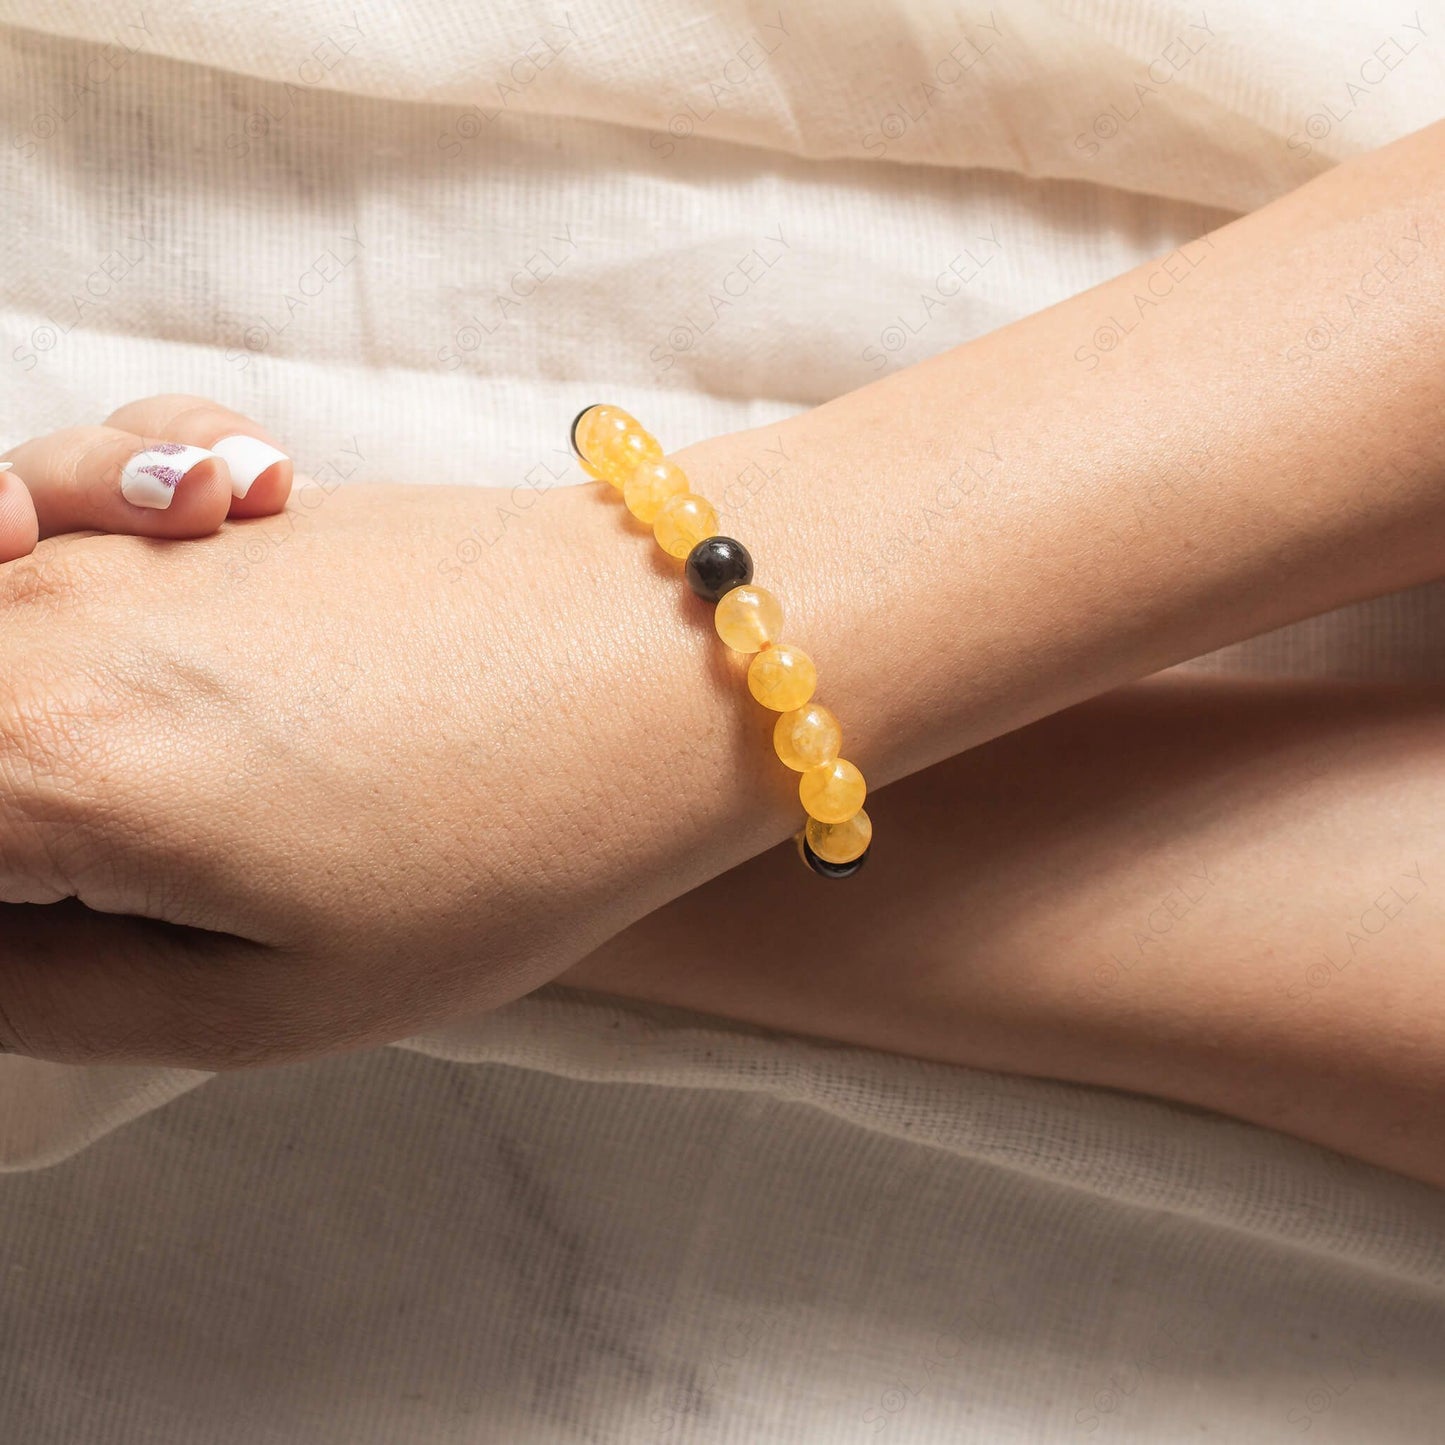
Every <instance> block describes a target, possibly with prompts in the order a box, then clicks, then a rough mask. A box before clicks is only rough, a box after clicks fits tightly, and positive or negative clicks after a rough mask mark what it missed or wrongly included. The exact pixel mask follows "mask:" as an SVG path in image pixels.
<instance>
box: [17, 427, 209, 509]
mask: <svg viewBox="0 0 1445 1445" xmlns="http://www.w3.org/2000/svg"><path fill="white" fill-rule="evenodd" d="M3 460H5V461H8V462H12V463H13V464H14V466H15V470H16V471H17V472H18V473H19V474H20V475H21V476H22V477H24V479H25V485H26V486H27V487H28V488H29V491H30V495H31V497H32V499H33V500H34V502H35V512H36V516H37V518H38V521H39V525H40V535H41V536H42V537H54V536H56V535H58V534H59V533H61V532H82V531H89V530H96V531H101V532H122V533H126V534H130V535H134V536H139V537H204V536H207V535H208V534H209V533H211V532H214V531H215V530H216V528H217V527H219V526H220V525H221V523H222V522H223V521H225V519H226V512H227V509H228V508H229V506H230V503H231V473H230V470H229V469H228V467H227V466H226V463H225V462H224V461H223V460H222V459H221V458H220V457H218V456H216V455H214V454H213V453H211V452H209V451H206V450H205V449H203V448H201V447H195V446H183V445H180V444H178V443H176V442H171V441H167V440H165V439H164V438H159V437H154V436H152V437H149V438H147V437H142V436H138V435H136V434H134V433H132V432H126V431H117V430H116V429H114V428H112V427H101V426H79V427H70V428H68V429H67V430H65V431H58V432H51V433H50V435H49V436H43V437H36V438H35V439H34V440H32V441H28V442H24V443H22V444H21V445H20V446H18V447H15V448H14V449H13V450H11V451H8V452H6V453H5V456H4V458H3Z"/></svg>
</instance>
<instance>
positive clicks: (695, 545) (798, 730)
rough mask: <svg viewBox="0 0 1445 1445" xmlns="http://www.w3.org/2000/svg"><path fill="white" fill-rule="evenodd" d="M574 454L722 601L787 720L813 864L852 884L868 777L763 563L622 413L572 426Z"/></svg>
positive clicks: (789, 755)
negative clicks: (819, 696) (851, 754)
mask: <svg viewBox="0 0 1445 1445" xmlns="http://www.w3.org/2000/svg"><path fill="white" fill-rule="evenodd" d="M572 450H573V451H574V452H575V453H576V454H577V459H578V461H579V462H581V464H582V469H583V470H584V471H585V472H586V473H587V474H588V475H589V476H591V477H594V478H596V479H597V480H599V481H606V482H610V483H611V484H612V485H613V486H614V487H615V488H617V490H618V491H619V492H621V493H622V499H623V501H624V502H626V504H627V509H628V511H630V512H631V513H632V515H633V516H634V517H636V518H637V520H638V521H639V522H643V523H646V524H647V525H648V526H650V527H651V528H652V534H653V536H654V537H656V538H657V542H658V545H659V546H660V547H661V548H662V550H663V551H664V552H666V553H667V554H668V556H670V557H676V558H678V559H679V560H680V561H683V562H684V569H683V570H684V574H685V575H686V577H687V584H688V586H689V587H691V588H692V590H693V591H694V592H695V593H697V595H698V596H699V597H701V598H703V599H704V600H705V601H707V602H712V603H714V604H716V607H715V611H714V613H713V625H714V626H715V627H716V628H717V634H718V636H719V637H721V638H722V640H723V641H724V642H725V643H727V645H728V646H729V647H731V648H732V649H733V650H734V651H735V652H742V653H752V654H754V656H753V660H752V662H751V663H749V664H748V690H749V691H750V692H751V693H752V695H753V696H754V697H755V698H756V699H757V700H758V701H759V702H760V703H762V705H763V706H764V707H766V708H771V709H772V710H773V711H774V712H776V713H778V714H780V716H779V717H778V720H777V722H776V723H775V724H774V726H773V748H774V750H775V751H776V752H777V754H778V756H779V757H780V758H781V759H782V760H783V762H784V763H785V764H786V765H787V766H788V767H790V768H792V769H793V770H794V771H795V772H798V773H801V774H802V777H801V778H800V779H799V782H798V796H799V797H800V798H801V799H802V802H803V811H804V812H805V813H807V815H808V821H807V823H806V825H805V826H804V827H803V829H802V830H801V831H800V832H799V833H798V834H797V843H798V851H799V853H800V854H801V855H802V858H803V861H804V862H805V863H807V865H808V866H809V867H810V868H811V869H812V870H813V872H815V873H818V874H821V875H822V876H823V877H824V878H848V877H851V876H852V875H853V874H854V873H856V872H857V871H858V870H859V869H860V868H861V867H862V866H863V864H864V863H865V862H866V861H867V858H868V848H869V845H870V844H871V842H872V840H873V824H872V823H871V822H870V821H869V819H868V814H867V813H865V812H864V811H863V799H864V797H865V796H866V794H867V791H868V788H867V785H866V784H865V783H864V781H863V774H862V773H860V772H859V771H858V769H857V768H856V767H854V765H853V764H852V763H850V762H849V761H848V760H847V759H846V758H841V757H839V756H838V750H839V748H841V747H842V745H843V730H842V728H840V727H839V725H838V719H837V718H835V717H834V716H833V714H832V713H831V712H829V711H828V709H827V708H825V707H823V706H822V705H821V704H819V703H816V702H814V701H813V700H812V698H813V689H814V688H815V687H816V686H817V683H818V670H817V668H816V667H814V666H813V660H812V658H810V657H809V656H808V654H807V653H806V652H804V651H803V650H802V649H801V648H798V647H794V646H792V645H791V644H789V643H786V642H780V641H778V634H779V633H780V632H781V631H782V626H783V608H782V604H781V603H780V602H779V601H778V599H777V598H776V597H774V596H773V594H772V593H771V592H769V591H767V590H766V589H765V588H762V587H753V586H751V585H750V584H751V582H752V580H753V559H752V558H751V557H750V556H749V555H748V549H747V548H746V547H744V546H743V544H742V543H741V542H738V541H735V540H734V539H733V538H732V537H720V536H718V535H716V533H717V512H716V510H715V509H714V508H713V505H712V503H711V502H709V501H707V500H706V499H705V498H703V497H700V496H698V495H697V494H696V493H695V492H694V491H693V490H692V487H691V485H690V484H689V482H688V480H687V477H686V476H685V475H684V474H683V471H682V468H681V467H679V466H678V465H677V464H676V463H675V462H670V461H668V460H667V459H666V458H665V457H664V456H663V454H662V447H661V446H660V445H659V444H658V441H657V438H656V437H654V436H653V435H652V434H651V433H650V432H648V431H645V430H643V428H642V427H641V426H640V425H639V424H638V422H637V421H636V420H635V419H634V418H633V417H631V416H629V415H628V414H627V413H626V412H625V411H623V410H622V409H621V408H620V407H615V406H598V405H594V406H589V407H586V408H585V409H584V410H582V411H580V412H579V413H578V414H577V418H576V420H575V421H573V423H572Z"/></svg>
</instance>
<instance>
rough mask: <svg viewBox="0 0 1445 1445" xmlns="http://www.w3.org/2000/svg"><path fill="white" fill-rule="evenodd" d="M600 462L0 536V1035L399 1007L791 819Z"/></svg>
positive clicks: (280, 1046) (310, 1041)
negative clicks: (61, 532) (156, 535)
mask: <svg viewBox="0 0 1445 1445" xmlns="http://www.w3.org/2000/svg"><path fill="white" fill-rule="evenodd" d="M607 490H608V489H606V488H605V487H602V486H597V487H586V488H575V489H561V490H558V491H556V492H553V493H551V494H549V495H546V496H535V495H534V496H533V498H532V501H533V502H534V503H535V505H534V506H532V507H531V508H530V509H528V510H521V509H520V504H519V501H518V499H517V498H515V497H514V496H513V495H512V494H511V493H507V492H490V491H479V490H472V489H451V488H426V487H422V488H418V487H405V488H399V487H358V488H353V489H347V490H342V491H338V492H336V493H335V494H333V495H330V496H326V495H325V494H324V493H319V492H315V491H308V492H306V493H303V494H302V495H301V497H300V498H299V500H298V502H294V503H293V506H292V510H291V511H289V512H287V513H286V514H285V515H284V516H282V517H280V518H275V519H271V520H267V521H257V522H249V523H243V524H239V525H235V524H233V525H230V526H227V527H226V528H224V529H223V530H222V531H221V532H220V533H218V534H217V535H216V536H214V537H210V538H206V539H204V540H201V541H195V542H188V543H186V544H185V545H181V546H174V547H164V548H157V547H156V546H155V545H154V544H153V543H147V542H145V541H142V540H137V539H134V538H127V537H112V536H93V537H87V538H81V539H75V538H70V539H62V540H60V541H54V542H44V543H42V544H41V546H40V548H39V549H38V551H37V552H36V554H35V555H34V556H33V557H31V558H28V559H26V560H25V561H22V562H19V563H15V564H12V565H11V566H10V567H8V568H5V569H0V612H3V615H4V629H3V632H4V636H3V640H0V679H3V685H0V908H3V912H0V1041H3V1043H4V1044H5V1045H6V1046H7V1047H9V1048H11V1049H15V1050H18V1051H21V1052H24V1053H29V1054H34V1055H37V1056H40V1057H45V1058H52V1059H66V1060H92V1061H93V1060H105V1061H116V1062H121V1061H147V1062H166V1063H173V1064H183V1065H193V1066H198V1067H223V1066H228V1065H237V1064H244V1063H251V1062H258V1061H262V1060H279V1059H286V1058H296V1057H300V1056H303V1055H307V1054H312V1053H316V1052H320V1051H324V1050H328V1049H335V1048H340V1047H343V1046H346V1045H355V1044H361V1043H367V1042H376V1041H381V1040H387V1039H393V1038H396V1037H400V1036H403V1035H404V1034H406V1033H408V1032H411V1031H414V1030H415V1029H416V1028H418V1027H420V1026H422V1025H424V1024H426V1023H428V1022H431V1021H434V1020H437V1019H440V1018H443V1017H445V1016H447V1015H449V1014H452V1013H455V1012H456V1011H458V1010H461V1009H464V1008H469V1007H485V1006H489V1005H493V1004H498V1003H501V1002H503V1001H504V1000H507V999H509V998H512V997H514V996H516V995H518V994H520V993H522V992H524V991H526V990H528V989H530V988H533V987H535V986H536V985H538V984H539V983H541V982H543V981H545V980H546V979H548V978H549V977H551V976H552V975H554V974H556V973H557V972H559V971H560V970H561V969H562V968H563V967H565V966H566V965H567V964H569V963H571V962H573V961H575V960H576V959H577V958H580V957H581V956H582V955H583V954H584V953H586V952H587V951H588V950H589V949H590V948H591V947H593V946H595V945H596V944H597V943H598V942H600V941H601V940H603V939H604V938H606V937H608V936H610V934H611V933H613V932H615V931H617V930H618V929H619V928H621V927H623V926H625V925H626V924H627V923H629V922H631V921H632V920H633V919H634V918H636V917H638V916H640V915H641V914H643V913H645V912H647V911H649V910H650V909H651V908H653V907H655V906H657V905H658V904H660V903H661V902H663V901H665V900H666V899H667V898H669V897H671V896H672V895H673V894H675V893H677V892H681V891H683V890H684V889H686V888H687V887H689V886H691V885H692V884H693V883H695V882H699V881H701V880H702V879H704V878H706V877H707V876H709V875H710V874H711V873H713V872H716V871H719V870H720V869H721V868H722V867H725V866H728V865H730V864H731V863H732V862H735V861H737V860H738V859H740V858H741V857H745V856H747V855H748V854H749V853H751V852H755V851H757V850H758V849H759V848H761V847H763V846H766V845H767V844H768V843H770V842H773V841H776V840H777V839H778V838H780V837H782V836H784V835H785V834H786V833H787V832H788V831H789V830H790V828H791V827H792V826H794V823H795V818H794V815H795V813H796V808H797V804H796V796H795V794H794V792H793V790H792V789H791V788H790V787H789V785H788V783H787V781H786V780H785V779H784V778H782V777H780V776H779V775H780V774H781V773H782V772H783V770H782V769H781V768H779V767H778V766H777V764H776V761H775V760H774V759H773V758H772V757H771V751H770V749H769V748H768V746H767V741H766V736H765V734H766V732H767V730H768V719H766V718H764V717H762V716H761V710H760V709H757V708H756V706H755V705H754V704H752V703H751V700H750V699H748V698H747V696H746V689H745V688H741V687H739V685H738V678H737V677H736V676H735V675H733V670H732V669H731V668H729V667H727V666H726V663H725V661H724V659H723V658H722V657H721V656H720V654H722V652H723V649H721V648H720V647H719V645H718V643H717V639H716V637H715V636H714V635H713V634H712V629H711V626H710V621H709V619H710V609H708V608H706V606H705V605H704V604H701V603H699V602H698V601H697V599H695V598H693V597H692V596H691V594H690V593H688V592H687V591H686V589H685V588H682V587H680V586H679V585H678V579H677V575H676V573H677V569H676V567H675V565H674V564H672V563H670V562H669V561H667V560H666V559H664V558H662V557H661V556H660V554H658V553H657V551H656V548H655V547H654V545H653V543H652V540H651V538H650V536H648V535H647V534H646V533H644V532H642V531H641V529H640V528H633V529H632V530H631V531H630V532H629V530H628V527H627V525H626V522H625V514H623V513H622V509H621V508H620V506H619V505H618V504H617V503H616V502H615V501H614V500H612V499H611V498H610V497H607V496H604V495H601V494H602V493H604V492H606V491H607ZM318 498H319V503H320V504H319V505H317V504H316V502H317V499H318ZM523 501H525V499H523ZM500 507H506V508H508V509H509V512H510V515H511V517H512V520H511V521H510V523H508V524H507V526H506V529H505V531H504V532H503V533H502V534H501V535H500V536H495V534H496V533H497V531H498V525H499V524H498V521H497V519H498V517H499V515H500V513H499V508H500ZM493 538H494V540H488V539H493ZM664 569H665V571H666V574H667V575H665V576H664V575H663V572H664ZM72 898H73V899H77V900H79V903H80V904H83V905H85V908H81V907H79V906H77V905H76V904H74V903H66V902H59V903H57V900H67V899H72ZM40 904H44V905H51V906H47V907H35V906H16V905H40ZM87 910H88V911H87ZM118 915H126V916H118Z"/></svg>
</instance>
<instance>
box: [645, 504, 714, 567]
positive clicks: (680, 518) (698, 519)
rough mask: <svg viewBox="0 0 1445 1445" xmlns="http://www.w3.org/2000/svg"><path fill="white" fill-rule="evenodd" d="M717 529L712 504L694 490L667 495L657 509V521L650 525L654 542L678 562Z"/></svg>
mask: <svg viewBox="0 0 1445 1445" xmlns="http://www.w3.org/2000/svg"><path fill="white" fill-rule="evenodd" d="M716 531H717V513H716V512H715V511H714V510H713V505H712V503H711V502H709V501H708V500H707V498H705V497H699V496H698V495H697V494H696V493H695V492H682V493H680V494H679V495H678V496H676V497H669V498H668V499H667V500H666V501H665V502H664V503H663V504H662V506H661V507H660V508H659V509H658V513H657V520H656V521H655V522H654V523H653V524H652V535H653V536H654V537H656V538H657V545H658V546H659V547H661V548H662V550H663V551H664V552H666V553H667V555H668V556H669V557H676V558H677V559H678V560H679V561H681V560H682V558H684V557H686V556H687V554H688V553H689V552H691V551H692V549H693V548H694V547H696V546H697V544H698V543H699V542H701V541H702V539H703V538H704V537H711V536H712V534H713V533H714V532H716Z"/></svg>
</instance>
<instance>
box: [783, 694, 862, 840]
mask: <svg viewBox="0 0 1445 1445" xmlns="http://www.w3.org/2000/svg"><path fill="white" fill-rule="evenodd" d="M842 746H843V729H842V728H841V727H839V726H838V719H837V718H835V717H834V716H833V714H832V713H830V712H829V711H828V709H827V708H825V707H824V706H823V704H822V703H820V702H810V703H809V704H808V705H807V707H799V708H794V709H793V711H792V712H785V713H784V714H783V715H782V716H781V717H780V718H779V719H778V720H777V722H775V723H774V724H773V750H774V751H775V752H776V753H777V755H778V756H779V757H780V758H781V759H782V760H783V762H784V763H785V764H786V765H787V766H788V767H790V768H792V770H793V771H794V772H795V773H804V772H807V770H808V769H809V768H816V767H817V766H818V765H819V764H820V763H831V762H832V761H833V759H834V758H836V757H837V756H838V749H839V748H841V747H842ZM813 851H814V852H815V853H817V852H818V850H817V849H816V848H815V849H814V850H813ZM818 856H819V857H820V858H821V857H822V854H821V853H819V854H818ZM830 861H831V860H830ZM842 861H844V862H847V861H848V860H847V859H844V860H842Z"/></svg>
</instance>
